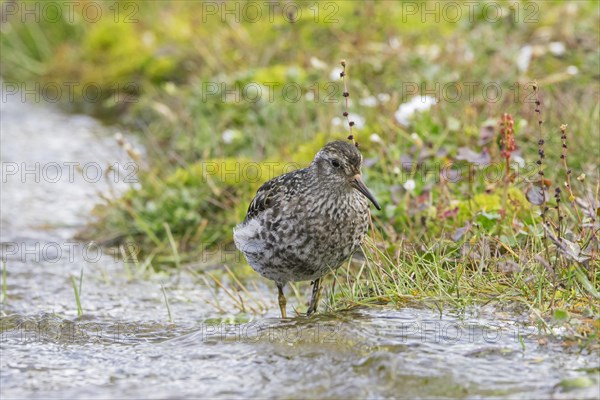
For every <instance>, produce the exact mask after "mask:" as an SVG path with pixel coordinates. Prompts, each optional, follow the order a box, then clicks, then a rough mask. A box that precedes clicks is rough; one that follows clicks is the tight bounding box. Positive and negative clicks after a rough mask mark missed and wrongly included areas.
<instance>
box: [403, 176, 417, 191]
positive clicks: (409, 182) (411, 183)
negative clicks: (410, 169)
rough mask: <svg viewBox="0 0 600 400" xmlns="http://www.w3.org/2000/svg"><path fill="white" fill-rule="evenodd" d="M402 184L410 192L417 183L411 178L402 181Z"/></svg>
mask: <svg viewBox="0 0 600 400" xmlns="http://www.w3.org/2000/svg"><path fill="white" fill-rule="evenodd" d="M403 186H404V189H406V190H408V191H409V192H412V191H413V190H415V188H416V187H417V184H416V183H415V181H414V180H413V179H409V180H407V181H406V182H404V185H403Z"/></svg>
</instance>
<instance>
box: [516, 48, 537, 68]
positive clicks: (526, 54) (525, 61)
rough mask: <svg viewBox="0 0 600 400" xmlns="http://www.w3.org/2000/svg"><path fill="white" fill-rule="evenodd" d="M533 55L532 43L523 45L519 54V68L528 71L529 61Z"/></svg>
mask: <svg viewBox="0 0 600 400" xmlns="http://www.w3.org/2000/svg"><path fill="white" fill-rule="evenodd" d="M532 55H533V48H532V47H531V46H530V45H525V46H523V47H521V50H520V51H519V54H518V55H517V68H518V69H519V71H521V72H526V71H527V69H528V68H529V62H530V61H531V56H532Z"/></svg>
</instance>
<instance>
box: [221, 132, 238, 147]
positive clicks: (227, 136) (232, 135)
mask: <svg viewBox="0 0 600 400" xmlns="http://www.w3.org/2000/svg"><path fill="white" fill-rule="evenodd" d="M240 136H241V134H240V132H239V131H238V130H235V129H226V130H224V131H223V133H222V134H221V138H222V139H223V142H224V143H225V144H231V143H233V142H234V141H235V140H236V139H237V138H239V137H240Z"/></svg>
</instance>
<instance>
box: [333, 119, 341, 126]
mask: <svg viewBox="0 0 600 400" xmlns="http://www.w3.org/2000/svg"><path fill="white" fill-rule="evenodd" d="M331 125H333V126H340V125H342V119H341V118H340V117H333V118H332V119H331Z"/></svg>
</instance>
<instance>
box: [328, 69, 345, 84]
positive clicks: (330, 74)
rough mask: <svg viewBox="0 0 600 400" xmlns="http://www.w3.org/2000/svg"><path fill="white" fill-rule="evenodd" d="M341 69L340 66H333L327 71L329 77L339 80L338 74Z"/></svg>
mask: <svg viewBox="0 0 600 400" xmlns="http://www.w3.org/2000/svg"><path fill="white" fill-rule="evenodd" d="M342 71H343V69H342V67H335V68H334V69H332V70H331V72H330V73H329V79H331V80H332V81H337V80H339V79H340V74H341V73H342Z"/></svg>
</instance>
